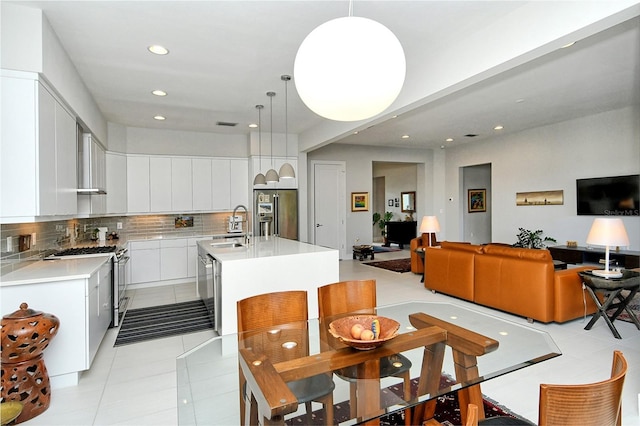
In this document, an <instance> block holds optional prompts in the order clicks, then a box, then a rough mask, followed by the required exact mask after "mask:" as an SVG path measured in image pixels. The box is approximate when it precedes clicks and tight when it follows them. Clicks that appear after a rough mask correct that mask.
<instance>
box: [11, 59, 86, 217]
mask: <svg viewBox="0 0 640 426" xmlns="http://www.w3.org/2000/svg"><path fill="white" fill-rule="evenodd" d="M1 78H2V82H1V85H2V101H1V102H2V110H1V116H0V121H1V122H2V126H1V127H2V130H1V138H2V139H1V142H0V158H1V160H0V161H1V164H0V166H1V167H0V169H1V170H0V178H1V181H2V182H1V183H0V185H1V188H0V193H1V195H0V218H1V220H2V223H15V222H29V221H33V220H34V218H36V217H40V216H56V215H57V216H71V215H75V214H76V213H77V202H76V188H77V178H76V158H77V156H76V148H75V146H76V142H75V141H76V137H75V119H74V118H73V116H72V115H71V114H70V113H69V112H68V111H67V110H66V109H65V107H64V106H63V105H62V103H61V102H60V101H58V100H57V99H56V98H55V97H54V96H53V95H52V94H51V93H50V92H49V91H48V90H47V88H46V87H45V86H44V85H42V84H41V83H40V82H39V81H38V80H37V75H36V74H32V73H21V72H7V71H3V74H2V77H1Z"/></svg>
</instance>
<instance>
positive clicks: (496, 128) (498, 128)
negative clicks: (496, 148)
mask: <svg viewBox="0 0 640 426" xmlns="http://www.w3.org/2000/svg"><path fill="white" fill-rule="evenodd" d="M502 129H504V127H503V126H501V125H499V124H498V125H497V126H496V127H494V128H493V130H502Z"/></svg>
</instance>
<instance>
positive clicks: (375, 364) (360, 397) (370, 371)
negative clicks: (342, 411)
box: [356, 358, 381, 425]
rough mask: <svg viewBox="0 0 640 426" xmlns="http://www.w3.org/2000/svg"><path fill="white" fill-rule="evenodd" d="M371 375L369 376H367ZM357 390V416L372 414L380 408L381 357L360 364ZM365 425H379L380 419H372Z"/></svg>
mask: <svg viewBox="0 0 640 426" xmlns="http://www.w3.org/2000/svg"><path fill="white" fill-rule="evenodd" d="M365 377H369V378H365ZM356 380H357V385H356V392H357V401H358V407H357V412H356V414H357V416H358V417H363V416H365V415H370V414H371V413H375V412H376V411H381V408H380V359H379V358H373V359H370V360H368V361H365V362H363V363H361V364H358V378H357V379H356ZM363 424H365V425H379V424H380V419H374V420H370V421H368V422H365V423H363Z"/></svg>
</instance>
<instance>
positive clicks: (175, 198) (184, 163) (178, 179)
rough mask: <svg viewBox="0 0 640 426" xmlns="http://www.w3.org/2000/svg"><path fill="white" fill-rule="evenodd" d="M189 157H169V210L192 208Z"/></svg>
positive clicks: (189, 209)
mask: <svg viewBox="0 0 640 426" xmlns="http://www.w3.org/2000/svg"><path fill="white" fill-rule="evenodd" d="M191 168H192V166H191V159H190V158H172V159H171V210H172V211H174V212H180V211H185V212H186V211H191V210H193V184H192V176H191Z"/></svg>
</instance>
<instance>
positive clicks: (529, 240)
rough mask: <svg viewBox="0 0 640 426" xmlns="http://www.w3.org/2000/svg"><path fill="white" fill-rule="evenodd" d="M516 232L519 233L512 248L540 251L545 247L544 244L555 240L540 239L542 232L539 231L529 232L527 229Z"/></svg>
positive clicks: (550, 238)
mask: <svg viewBox="0 0 640 426" xmlns="http://www.w3.org/2000/svg"><path fill="white" fill-rule="evenodd" d="M518 230H519V231H520V232H519V233H518V235H516V237H517V238H518V241H517V242H516V243H515V244H514V245H513V247H522V248H531V249H542V248H545V247H547V245H546V244H545V243H547V242H552V243H555V242H556V239H555V238H552V237H544V238H542V234H543V232H542V230H541V229H538V230H536V231H530V230H528V229H524V228H518Z"/></svg>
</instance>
